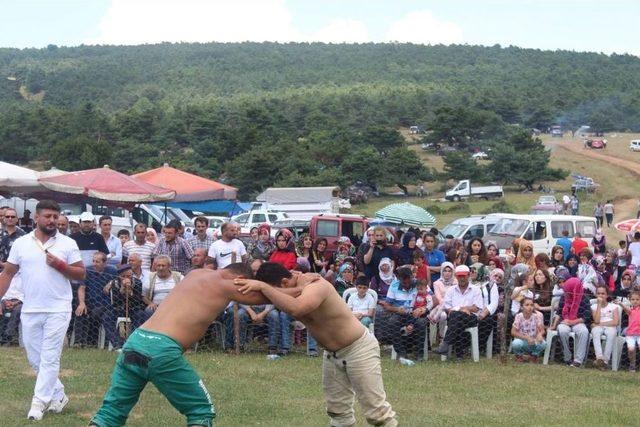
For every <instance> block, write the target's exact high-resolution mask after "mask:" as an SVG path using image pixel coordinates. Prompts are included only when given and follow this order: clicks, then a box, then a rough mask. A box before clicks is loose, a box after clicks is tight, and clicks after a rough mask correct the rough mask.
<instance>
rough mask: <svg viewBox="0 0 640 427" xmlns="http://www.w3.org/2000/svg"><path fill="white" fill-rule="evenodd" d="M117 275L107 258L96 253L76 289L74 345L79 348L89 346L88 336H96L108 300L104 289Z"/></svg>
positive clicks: (100, 253)
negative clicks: (84, 276) (83, 278)
mask: <svg viewBox="0 0 640 427" xmlns="http://www.w3.org/2000/svg"><path fill="white" fill-rule="evenodd" d="M117 274H118V272H117V270H116V268H115V267H114V266H113V265H109V264H108V262H107V256H106V255H105V254H104V253H102V252H100V251H96V252H95V253H94V254H93V262H92V265H91V266H89V267H87V278H86V279H85V281H84V282H83V283H82V284H81V285H80V286H79V287H78V307H76V311H75V314H76V321H75V331H76V340H75V341H76V343H77V344H78V345H80V346H84V345H86V344H90V340H89V336H96V332H97V330H98V327H97V326H98V325H99V324H100V322H101V320H102V318H103V316H104V314H105V312H106V310H107V309H108V307H109V299H108V298H107V295H106V294H105V293H104V287H105V286H106V285H107V283H109V281H110V280H113V278H114V277H115V276H116V275H117Z"/></svg>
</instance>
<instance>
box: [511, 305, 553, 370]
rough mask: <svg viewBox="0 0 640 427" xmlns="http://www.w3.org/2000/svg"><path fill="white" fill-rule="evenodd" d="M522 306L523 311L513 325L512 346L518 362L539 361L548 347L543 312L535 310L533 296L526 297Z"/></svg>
mask: <svg viewBox="0 0 640 427" xmlns="http://www.w3.org/2000/svg"><path fill="white" fill-rule="evenodd" d="M521 306H522V311H521V312H520V313H518V314H517V315H516V318H515V320H514V321H513V326H512V327H511V336H512V337H513V342H512V343H511V348H512V349H513V352H514V353H515V355H516V360H517V361H518V362H527V361H529V362H531V363H538V357H539V356H540V354H541V353H542V352H543V351H544V350H545V348H546V342H545V340H544V323H543V318H542V313H540V312H537V311H535V310H534V303H533V299H532V298H529V297H524V298H523V299H522V302H521Z"/></svg>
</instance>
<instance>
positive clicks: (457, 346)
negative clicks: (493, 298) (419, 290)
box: [434, 265, 484, 360]
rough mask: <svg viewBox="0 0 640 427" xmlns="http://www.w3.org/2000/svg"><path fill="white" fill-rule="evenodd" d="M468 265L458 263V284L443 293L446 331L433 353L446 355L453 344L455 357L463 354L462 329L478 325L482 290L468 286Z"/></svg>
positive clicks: (460, 357) (460, 356) (481, 306)
mask: <svg viewBox="0 0 640 427" xmlns="http://www.w3.org/2000/svg"><path fill="white" fill-rule="evenodd" d="M469 273H470V271H469V267H467V266H466V265H459V266H457V267H456V270H455V275H456V279H457V280H458V284H457V285H455V286H452V287H451V288H449V289H448V290H447V293H446V294H445V295H444V303H443V304H444V310H445V311H446V312H447V333H446V335H445V336H444V339H443V340H442V343H441V344H440V346H439V347H438V348H437V349H435V350H434V353H438V354H443V355H447V354H449V347H451V346H453V348H454V350H455V352H456V359H457V360H461V359H462V355H463V354H464V346H463V345H462V344H463V343H464V335H463V334H464V330H465V329H466V328H470V327H473V326H477V325H478V317H477V316H476V315H477V314H478V312H479V311H480V310H482V309H483V308H484V302H483V300H482V292H481V291H480V289H479V288H477V287H475V286H469Z"/></svg>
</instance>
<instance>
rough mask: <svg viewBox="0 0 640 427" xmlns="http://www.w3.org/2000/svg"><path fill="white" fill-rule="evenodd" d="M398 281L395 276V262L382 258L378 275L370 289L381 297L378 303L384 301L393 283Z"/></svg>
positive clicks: (372, 281)
mask: <svg viewBox="0 0 640 427" xmlns="http://www.w3.org/2000/svg"><path fill="white" fill-rule="evenodd" d="M394 280H396V275H395V274H393V262H392V261H391V258H386V257H385V258H382V259H381V260H380V264H378V275H377V276H373V277H372V278H371V282H370V283H369V288H371V289H373V290H374V291H376V292H377V294H378V295H379V296H380V297H379V298H378V301H382V300H383V299H384V298H383V297H384V296H386V295H387V292H388V291H389V287H390V286H391V283H393V281H394Z"/></svg>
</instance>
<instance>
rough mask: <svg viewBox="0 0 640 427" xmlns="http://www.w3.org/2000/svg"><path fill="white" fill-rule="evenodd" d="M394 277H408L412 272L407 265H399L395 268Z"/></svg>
mask: <svg viewBox="0 0 640 427" xmlns="http://www.w3.org/2000/svg"><path fill="white" fill-rule="evenodd" d="M396 277H397V278H398V280H404V279H410V278H412V277H413V272H412V271H411V268H409V267H400V268H398V269H397V270H396Z"/></svg>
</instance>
